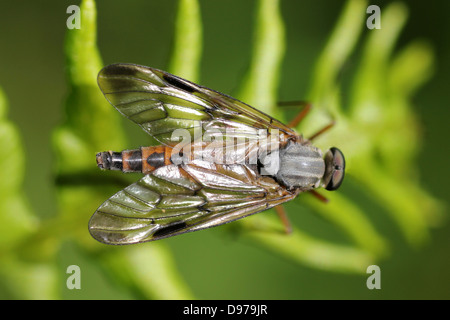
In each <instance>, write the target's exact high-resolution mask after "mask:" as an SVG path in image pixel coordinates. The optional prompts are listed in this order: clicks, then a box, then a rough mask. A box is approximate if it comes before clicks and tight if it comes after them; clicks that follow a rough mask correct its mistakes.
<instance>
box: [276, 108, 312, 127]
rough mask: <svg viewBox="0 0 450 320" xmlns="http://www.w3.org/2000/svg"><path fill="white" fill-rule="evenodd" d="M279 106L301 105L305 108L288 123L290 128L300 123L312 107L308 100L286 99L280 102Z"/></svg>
mask: <svg viewBox="0 0 450 320" xmlns="http://www.w3.org/2000/svg"><path fill="white" fill-rule="evenodd" d="M278 106H281V107H284V106H299V107H303V109H302V110H301V111H300V112H299V113H298V114H297V115H296V116H295V117H294V119H292V120H291V121H290V122H289V123H288V127H289V128H295V127H296V126H298V124H299V123H300V122H301V121H302V120H303V119H304V118H305V117H306V115H307V114H308V113H309V111H310V110H311V108H312V105H311V103H309V102H307V101H284V102H278Z"/></svg>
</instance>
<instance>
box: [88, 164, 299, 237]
mask: <svg viewBox="0 0 450 320" xmlns="http://www.w3.org/2000/svg"><path fill="white" fill-rule="evenodd" d="M264 179H265V180H264ZM256 180H258V181H256ZM295 196H296V194H292V193H289V192H288V191H286V190H285V189H283V188H281V187H280V186H279V185H278V184H277V183H276V182H275V181H274V180H272V179H271V178H258V179H257V178H256V176H255V175H254V173H253V172H252V171H251V170H249V169H248V168H247V167H246V166H244V165H215V164H213V163H209V162H200V161H197V162H192V163H190V164H187V165H182V166H181V165H180V166H177V165H168V166H165V167H161V168H159V169H157V170H155V171H154V172H152V173H151V174H148V175H146V176H145V177H143V178H142V179H140V180H139V181H138V182H136V183H134V184H132V185H130V186H128V187H126V188H125V189H123V190H122V191H119V192H118V193H116V194H115V195H113V196H112V197H111V198H110V199H108V200H107V201H105V202H104V203H103V204H102V205H101V206H100V207H99V208H98V209H97V211H96V212H95V213H94V215H93V216H92V218H91V220H90V222H89V231H90V233H91V235H92V236H93V237H94V238H95V239H97V240H98V241H100V242H103V243H107V244H132V243H138V242H146V241H153V240H158V239H162V238H166V237H171V236H175V235H178V234H182V233H185V232H192V231H197V230H201V229H205V228H209V227H213V226H217V225H221V224H224V223H228V222H231V221H234V220H236V219H240V218H243V217H246V216H248V215H251V214H254V213H257V212H260V211H263V210H266V209H268V208H271V207H273V206H276V205H278V204H280V203H283V202H285V201H288V200H291V199H292V198H294V197H295Z"/></svg>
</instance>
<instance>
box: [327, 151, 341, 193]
mask: <svg viewBox="0 0 450 320" xmlns="http://www.w3.org/2000/svg"><path fill="white" fill-rule="evenodd" d="M324 161H325V173H324V175H323V178H322V185H323V187H324V188H325V189H327V190H330V191H333V190H337V189H338V188H339V187H340V186H341V184H342V181H343V180H344V175H345V158H344V154H343V153H342V152H341V150H339V149H338V148H334V147H333V148H331V149H330V150H328V151H327V153H326V154H325V157H324Z"/></svg>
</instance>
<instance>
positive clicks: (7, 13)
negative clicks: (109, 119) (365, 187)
mask: <svg viewBox="0 0 450 320" xmlns="http://www.w3.org/2000/svg"><path fill="white" fill-rule="evenodd" d="M390 2H392V1H375V2H372V3H371V4H377V5H379V6H380V8H381V13H382V27H383V9H384V8H385V6H387V4H388V3H390ZM344 3H345V2H344V1H342V2H341V1H309V0H308V1H288V0H285V1H281V14H282V16H283V18H284V24H285V30H286V52H285V56H284V59H283V62H282V67H281V72H280V75H279V77H280V87H279V95H278V97H279V100H280V101H284V100H298V99H302V98H303V97H305V96H306V95H307V93H308V90H309V89H310V83H311V78H312V77H313V75H312V72H313V67H314V63H315V61H316V59H317V56H319V55H320V53H321V52H322V50H323V48H324V46H325V44H326V42H327V39H328V37H329V35H330V33H331V32H332V30H333V28H334V26H335V23H336V20H337V18H338V17H339V14H340V12H341V10H342V8H343V6H344ZM71 4H77V5H79V3H73V2H69V1H56V0H54V1H46V2H45V4H42V3H38V2H7V3H3V4H2V10H1V11H0V30H1V31H0V48H1V49H0V87H1V88H2V89H3V91H4V94H5V96H6V98H7V100H8V104H9V111H8V116H9V119H10V120H11V121H12V122H13V123H14V124H15V125H16V126H17V128H18V130H19V133H20V135H21V138H22V142H23V145H24V149H25V161H26V163H25V164H24V166H23V167H22V168H15V170H18V171H21V170H22V172H21V173H20V174H22V173H23V174H24V175H25V178H24V182H23V188H24V190H25V196H26V198H27V200H28V202H29V206H30V208H31V210H32V211H33V212H34V213H35V214H36V215H37V216H38V217H40V218H41V219H51V218H52V217H54V216H55V215H56V214H57V211H58V207H57V204H56V191H55V187H54V166H55V157H54V153H53V149H52V145H51V138H52V132H53V130H54V129H55V127H56V126H58V125H59V124H61V123H62V122H63V121H64V118H65V113H64V109H63V106H64V102H65V99H66V97H67V94H68V88H67V79H66V70H65V58H64V49H63V46H64V37H65V33H66V31H67V28H66V19H67V17H68V14H67V13H66V9H67V7H68V6H69V5H71ZM256 5H257V2H256V1H238V0H230V1H200V8H201V14H202V21H203V46H204V48H203V52H202V60H201V66H200V75H199V77H200V80H199V82H200V83H201V84H202V85H205V86H207V87H210V88H213V89H216V90H219V91H221V92H224V93H228V94H231V95H235V94H237V93H238V92H239V89H240V88H239V84H241V83H242V82H241V81H242V78H243V76H244V75H245V74H246V72H247V70H248V68H249V61H250V59H251V53H252V37H253V34H254V33H253V32H254V20H255V9H256ZM176 8H177V2H176V1H172V0H171V1H144V0H140V1H137V0H136V1H129V2H127V3H126V4H125V3H124V2H123V1H119V0H109V1H101V0H99V1H98V3H97V15H98V16H97V19H98V27H97V28H98V35H97V36H98V48H99V51H100V55H101V57H102V59H103V63H104V64H105V65H106V64H110V63H114V62H130V63H137V64H143V65H149V66H152V67H156V68H160V69H163V70H164V69H167V68H168V63H169V58H170V56H171V52H172V48H173V38H174V32H175V31H174V21H175V17H176ZM407 8H408V11H409V17H408V20H407V22H406V24H405V26H404V28H403V30H402V32H401V33H400V37H399V39H398V42H397V44H396V48H401V47H402V46H403V45H405V44H407V43H409V42H411V41H412V40H416V39H423V40H425V41H426V42H427V43H429V44H430V45H431V48H432V50H433V53H434V55H435V66H434V74H433V76H432V77H431V79H430V80H429V81H428V82H426V83H425V84H424V85H423V86H422V87H421V88H420V89H419V90H418V92H417V93H416V94H415V95H414V96H413V100H412V104H413V106H414V112H415V113H416V114H417V116H418V118H419V121H420V123H421V135H422V139H423V141H422V145H421V146H420V153H419V154H418V167H419V168H420V172H419V174H420V186H421V187H423V188H424V189H425V190H427V191H428V192H429V193H430V194H432V195H433V196H434V197H436V198H437V199H440V200H442V201H444V202H448V194H449V191H450V189H449V184H448V180H449V179H450V174H449V172H450V170H448V164H447V163H448V160H447V159H448V157H449V155H450V153H449V151H448V150H449V148H448V142H447V140H448V133H449V130H448V124H447V123H446V122H447V120H448V118H449V110H450V109H449V108H448V106H449V103H450V99H449V96H450V95H449V92H448V87H449V83H450V42H449V41H448V35H449V34H450V22H449V20H448V17H447V15H448V12H450V3H449V2H448V1H444V0H442V1H437V0H432V1H429V2H423V1H408V2H407ZM370 32H376V30H373V31H370V30H367V29H366V30H363V31H362V35H361V37H362V39H364V37H366V36H367V35H368V34H369V33H370ZM359 47H361V44H358V45H357V48H359ZM356 51H357V50H356ZM357 52H358V51H357ZM357 58H358V54H355V55H353V56H352V57H351V58H350V59H349V61H348V63H347V65H346V68H345V69H344V71H343V73H344V75H343V79H344V80H343V82H345V79H348V77H351V72H352V70H354V69H355V68H356V67H357V63H356V59H357ZM344 88H345V86H344ZM343 95H344V96H345V92H343ZM111 108H112V107H111ZM123 125H124V127H125V129H126V132H127V134H128V137H129V139H128V140H129V141H132V142H131V143H130V142H129V143H128V144H127V145H124V146H123V148H124V149H125V148H134V147H138V146H140V145H145V144H146V143H147V141H148V138H147V137H146V135H145V134H144V133H143V132H140V129H139V128H135V127H134V126H133V125H131V124H129V123H127V122H126V121H124V123H123ZM111 130H114V128H111ZM392 139H395V137H392ZM105 149H108V145H107V143H106V142H105ZM98 151H103V150H98ZM92 166H95V162H94V154H93V155H92ZM14 167H15V166H12V168H14ZM3 168H4V169H3V170H5V171H9V170H10V168H9V167H8V163H6V165H4V166H3ZM367 174H368V175H370V174H371V172H367ZM383 187H384V186H383V185H380V189H383ZM342 189H343V191H342V192H344V193H346V194H349V195H351V194H354V197H353V198H354V199H355V202H356V203H357V204H358V205H359V206H361V207H362V208H363V209H364V210H365V211H366V212H367V215H368V216H369V218H370V219H371V220H372V221H373V223H374V225H375V227H376V229H377V230H378V231H379V232H380V233H381V234H383V236H385V237H386V238H387V239H389V243H390V255H389V256H387V257H386V258H384V259H382V260H380V261H377V264H378V265H379V266H380V267H381V271H382V274H381V285H382V288H381V290H368V289H367V287H366V279H367V276H368V275H366V274H364V273H361V274H359V275H358V274H357V275H355V274H347V273H339V272H329V271H321V270H317V269H315V268H311V267H307V266H303V265H301V264H296V263H294V262H292V261H291V260H289V259H286V258H283V257H280V256H278V255H274V254H273V252H270V251H266V250H263V249H262V248H261V247H259V246H255V245H254V243H253V242H249V241H245V240H243V239H241V237H239V236H234V234H233V233H230V232H228V231H229V230H227V228H221V227H220V228H213V229H208V230H205V231H202V232H198V233H191V234H188V235H183V236H180V237H175V238H170V239H167V240H164V242H165V244H166V245H167V246H168V247H169V248H170V251H171V252H172V254H173V259H174V261H175V266H176V269H177V270H178V272H179V274H180V276H181V279H182V281H184V282H185V283H186V284H187V287H188V288H189V289H187V291H189V292H190V293H189V294H188V295H187V296H191V297H195V298H200V299H347V298H350V299H373V298H375V299H380V298H381V299H418V298H425V299H448V298H450V273H449V272H448V270H450V254H449V253H450V226H449V224H448V223H447V222H446V221H445V219H444V221H443V222H441V223H440V226H438V227H436V228H434V229H432V231H431V237H430V239H429V241H428V243H426V244H424V245H422V246H419V247H414V246H411V245H409V244H408V243H407V241H406V240H405V238H404V237H403V236H402V235H401V234H400V232H399V230H398V226H397V225H396V224H395V223H394V222H393V221H392V219H391V218H390V217H389V216H388V215H386V214H385V213H383V209H382V208H381V207H382V206H381V205H379V204H377V203H374V202H373V201H369V200H368V199H366V198H364V197H362V198H361V197H360V193H359V192H358V185H357V184H356V183H355V182H354V181H352V180H349V181H348V183H347V184H344V186H343V187H342ZM116 191H118V189H117V190H116ZM105 199H106V198H105ZM100 204H101V202H99V203H98V205H100ZM329 205H332V204H329ZM288 209H290V210H289V211H291V214H290V218H291V220H292V222H293V224H294V225H296V226H298V228H300V229H302V230H305V231H306V232H308V233H310V234H313V235H315V236H318V237H323V238H325V239H327V240H330V241H333V240H337V241H341V240H342V239H343V237H342V235H341V234H340V231H339V230H338V229H336V228H334V227H333V226H332V225H330V223H329V222H327V221H324V220H323V219H320V218H319V217H318V216H316V215H315V214H314V213H312V212H306V213H302V212H298V211H299V210H297V212H296V209H298V204H290V205H288ZM87 210H89V211H90V212H92V213H93V212H94V210H95V207H94V208H88V209H87ZM90 212H89V213H88V214H86V213H85V212H84V213H83V214H82V215H83V216H86V217H88V216H89V214H90ZM292 213H296V214H292ZM1 214H2V215H4V214H12V213H11V212H1ZM87 222H88V221H87V220H86V229H85V232H86V233H87V232H88V231H87ZM92 241H95V240H92ZM143 246H152V243H148V244H144V245H143ZM108 250H110V251H118V252H121V253H124V254H126V252H127V250H132V249H130V247H113V248H111V249H108ZM0 259H3V256H1V255H0ZM42 259H44V258H42ZM71 264H76V265H79V266H80V268H81V270H82V280H81V281H82V289H81V290H68V289H67V288H66V283H65V280H66V277H67V274H66V268H67V266H68V265H71ZM145 267H146V268H149V269H150V268H152V265H151V264H149V265H148V266H145ZM54 271H55V272H56V273H57V277H56V279H57V281H56V282H55V288H56V289H55V292H56V294H55V297H60V298H65V299H117V298H119V299H120V298H131V299H132V298H142V297H143V296H145V295H143V293H142V292H139V291H136V289H135V288H133V286H127V285H124V283H127V280H124V281H122V282H120V283H121V284H120V285H119V284H118V282H117V281H116V280H117V279H114V278H117V273H116V276H114V274H113V275H112V274H111V273H110V272H108V270H105V268H104V267H100V266H99V265H98V263H96V260H95V259H94V257H93V255H92V254H88V253H86V252H85V251H84V250H82V249H81V248H80V246H79V245H78V244H76V242H74V241H72V240H67V241H64V243H63V244H62V247H61V248H60V249H59V250H58V252H57V253H56V267H55V268H54ZM27 272H32V271H31V270H28V269H26V270H24V271H23V273H24V275H23V276H24V278H26V277H27V274H26V273H27ZM0 277H1V278H0V298H4V299H5V298H6V299H8V298H21V295H20V290H18V291H15V290H14V289H11V288H10V287H8V286H10V283H12V282H11V281H9V279H7V278H8V274H5V273H2V274H0ZM35 290H36V291H39V288H36V289H35ZM18 292H19V293H18ZM145 297H146V296H145Z"/></svg>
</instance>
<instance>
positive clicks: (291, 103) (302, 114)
mask: <svg viewBox="0 0 450 320" xmlns="http://www.w3.org/2000/svg"><path fill="white" fill-rule="evenodd" d="M278 105H279V106H303V109H302V110H301V111H300V112H299V113H298V114H297V115H296V116H295V117H294V119H292V120H291V121H290V122H289V123H288V127H289V128H295V127H297V126H298V124H299V123H300V122H301V121H302V120H303V119H304V118H305V117H306V115H307V114H308V113H309V111H311V108H312V105H311V103H309V102H307V101H285V102H278ZM334 124H335V122H334V120H333V121H331V122H330V123H329V124H328V125H326V126H325V127H323V128H322V129H320V130H319V131H317V132H316V133H314V134H313V135H312V136H311V137H309V139H308V140H310V141H311V140H313V139H315V138H317V137H318V136H320V135H322V134H323V133H324V132H326V131H328V130H329V129H331V128H332V127H333V126H334Z"/></svg>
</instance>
